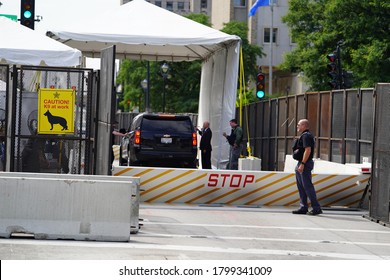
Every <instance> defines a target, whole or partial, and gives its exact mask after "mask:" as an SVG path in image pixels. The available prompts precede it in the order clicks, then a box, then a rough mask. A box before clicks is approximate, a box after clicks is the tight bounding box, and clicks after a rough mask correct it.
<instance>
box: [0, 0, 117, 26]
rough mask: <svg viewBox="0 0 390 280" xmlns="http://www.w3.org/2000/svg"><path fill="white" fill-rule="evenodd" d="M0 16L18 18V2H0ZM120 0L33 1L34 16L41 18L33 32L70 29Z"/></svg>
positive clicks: (11, 0)
mask: <svg viewBox="0 0 390 280" xmlns="http://www.w3.org/2000/svg"><path fill="white" fill-rule="evenodd" d="M0 2H1V3H3V5H2V6H0V14H11V15H16V16H17V17H18V18H20V0H0ZM119 3H120V0H35V15H36V16H37V15H40V16H42V17H43V20H42V21H41V22H36V23H35V30H37V31H39V32H42V33H46V31H48V30H63V29H66V28H67V27H68V28H70V27H72V26H73V25H74V24H73V22H74V21H75V20H76V21H79V20H80V19H81V18H83V17H88V16H90V15H95V16H99V14H101V13H105V12H106V11H107V10H109V9H112V8H115V7H118V6H119Z"/></svg>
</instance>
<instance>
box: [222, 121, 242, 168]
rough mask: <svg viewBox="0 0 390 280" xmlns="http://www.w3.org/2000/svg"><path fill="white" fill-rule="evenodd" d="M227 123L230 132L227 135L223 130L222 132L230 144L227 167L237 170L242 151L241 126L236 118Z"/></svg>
mask: <svg viewBox="0 0 390 280" xmlns="http://www.w3.org/2000/svg"><path fill="white" fill-rule="evenodd" d="M229 123H230V127H231V128H232V132H231V133H230V135H227V134H226V133H225V132H224V133H223V136H224V137H225V138H226V140H227V141H228V142H229V145H230V156H229V165H228V167H227V169H230V170H238V159H239V157H240V154H241V151H242V128H241V127H240V126H239V125H238V122H237V120H236V119H232V120H230V122H229Z"/></svg>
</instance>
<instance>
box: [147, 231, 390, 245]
mask: <svg viewBox="0 0 390 280" xmlns="http://www.w3.org/2000/svg"><path fill="white" fill-rule="evenodd" d="M141 233H142V235H141V236H142V237H143V236H147V237H172V238H206V239H218V240H225V239H226V240H240V241H246V240H247V241H276V242H296V243H317V244H342V245H367V246H390V242H389V243H376V242H354V241H339V240H311V239H289V238H265V237H240V236H239V237H237V236H221V235H194V234H162V233H154V232H147V231H142V232H141Z"/></svg>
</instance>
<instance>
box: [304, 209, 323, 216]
mask: <svg viewBox="0 0 390 280" xmlns="http://www.w3.org/2000/svg"><path fill="white" fill-rule="evenodd" d="M322 213H323V212H322V210H321V209H319V210H311V211H310V212H307V215H311V216H316V215H319V214H322Z"/></svg>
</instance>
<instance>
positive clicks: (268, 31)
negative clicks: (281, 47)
mask: <svg viewBox="0 0 390 280" xmlns="http://www.w3.org/2000/svg"><path fill="white" fill-rule="evenodd" d="M277 35H278V29H277V28H274V32H273V35H272V42H273V43H277V41H276V39H277V37H278V36H277ZM264 43H271V28H264Z"/></svg>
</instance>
